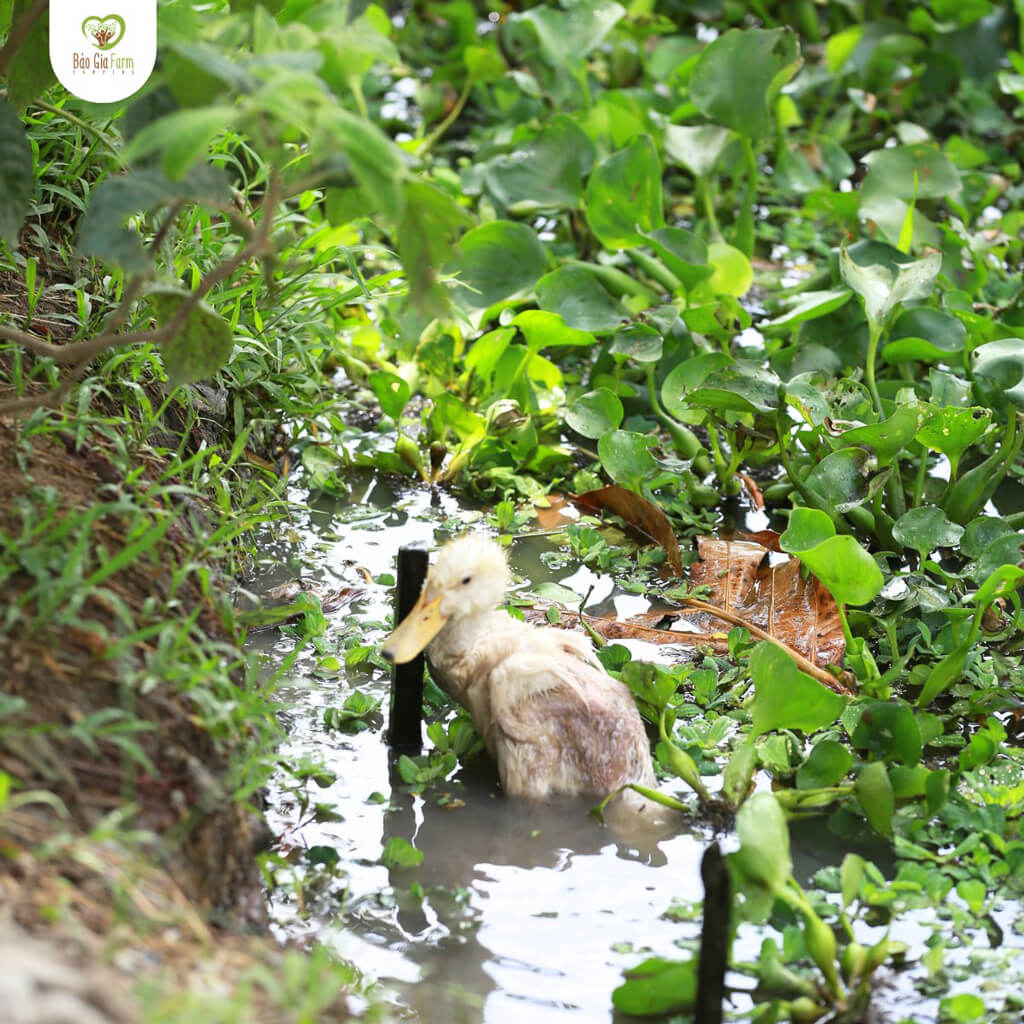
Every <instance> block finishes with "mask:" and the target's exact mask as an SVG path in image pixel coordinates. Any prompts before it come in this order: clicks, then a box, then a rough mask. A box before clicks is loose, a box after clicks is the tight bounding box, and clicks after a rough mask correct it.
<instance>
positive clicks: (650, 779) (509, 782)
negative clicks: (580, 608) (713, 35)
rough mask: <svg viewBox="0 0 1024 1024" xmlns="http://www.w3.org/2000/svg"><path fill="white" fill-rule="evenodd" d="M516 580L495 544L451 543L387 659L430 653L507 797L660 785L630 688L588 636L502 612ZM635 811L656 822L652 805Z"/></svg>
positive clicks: (389, 643) (466, 539) (641, 804)
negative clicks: (494, 767) (470, 721)
mask: <svg viewBox="0 0 1024 1024" xmlns="http://www.w3.org/2000/svg"><path fill="white" fill-rule="evenodd" d="M508 583H509V571H508V564H507V562H506V560H505V553H504V551H503V550H502V548H501V547H500V546H499V545H498V544H497V543H495V542H494V541H493V540H490V539H489V538H486V537H479V536H473V535H466V536H463V537H460V538H458V539H456V540H453V541H450V542H449V543H448V544H446V545H445V546H444V547H443V548H442V549H441V552H440V554H439V555H438V558H437V562H436V563H435V564H434V566H433V568H431V570H430V571H429V572H428V574H427V578H426V582H425V583H424V585H423V591H422V593H421V594H420V598H419V601H418V602H417V603H416V606H415V607H414V608H413V609H412V611H411V612H410V613H409V614H408V615H407V616H406V617H405V619H404V620H403V621H402V622H401V624H400V625H399V626H398V628H397V629H395V631H394V632H393V633H392V634H391V635H390V636H389V637H388V638H387V639H386V640H385V641H384V645H383V647H382V649H381V650H382V653H383V655H384V657H385V658H387V659H389V660H390V661H394V662H396V663H399V664H401V663H403V662H406V661H411V660H412V659H413V658H414V657H415V656H416V655H417V654H418V653H419V652H420V651H422V650H423V649H424V648H426V650H427V657H428V658H429V660H430V666H431V670H432V672H433V675H434V678H435V679H436V680H437V682H438V684H439V685H440V686H441V687H442V688H443V689H444V690H445V691H446V692H447V693H448V694H449V695H450V696H452V697H454V698H455V700H457V701H458V702H459V703H460V704H461V705H462V706H463V707H464V708H466V710H468V711H469V713H470V716H471V717H472V719H473V725H474V727H475V728H476V731H477V732H478V733H479V734H480V736H482V737H483V739H484V743H485V745H486V747H487V749H488V751H489V752H490V754H491V756H492V757H493V758H494V759H495V760H496V761H497V763H498V775H499V777H500V778H501V785H502V788H503V789H504V791H505V792H506V793H507V794H508V795H509V796H526V797H535V798H543V797H547V796H551V795H566V796H569V795H590V796H607V795H608V794H610V793H612V792H614V791H615V790H617V789H619V788H620V787H621V786H623V785H625V784H627V783H630V782H633V783H639V784H641V785H644V786H653V785H654V784H655V780H654V771H653V769H652V767H651V754H650V746H649V744H648V741H647V734H646V732H645V730H644V725H643V721H642V720H641V718H640V714H639V712H638V711H637V709H636V705H635V704H634V703H633V698H632V697H631V696H630V693H629V690H628V688H627V687H626V686H625V685H624V684H623V683H620V682H618V681H617V680H615V679H612V678H611V676H609V675H608V673H607V672H605V670H604V668H603V667H602V665H601V663H600V662H599V661H598V660H597V658H596V656H595V654H594V649H593V646H592V645H591V643H590V641H589V640H588V639H586V638H585V637H582V636H580V635H579V634H575V633H568V632H565V631H563V630H559V629H553V628H551V627H538V626H530V625H527V624H526V623H525V622H521V621H519V620H518V619H514V618H512V616H510V615H509V614H508V613H507V612H505V611H504V610H502V609H499V608H498V607H497V606H498V605H500V604H501V602H502V600H503V599H504V596H505V589H506V587H507V586H508ZM630 795H631V796H633V797H635V796H636V794H630ZM629 803H630V804H631V805H632V806H633V807H634V808H635V809H637V810H645V809H646V810H648V811H649V812H650V813H652V814H653V813H654V810H653V808H654V805H652V804H649V802H648V801H646V800H641V799H635V800H630V801H629Z"/></svg>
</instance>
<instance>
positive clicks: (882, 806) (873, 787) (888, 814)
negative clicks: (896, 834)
mask: <svg viewBox="0 0 1024 1024" xmlns="http://www.w3.org/2000/svg"><path fill="white" fill-rule="evenodd" d="M853 791H854V793H855V794H856V796H857V802H858V803H859V804H860V808H861V810H862V811H863V812H864V817H865V818H867V819H868V824H870V825H871V827H872V828H873V829H874V830H875V831H876V832H879V833H880V834H881V835H883V836H891V835H892V812H893V809H894V807H895V799H894V797H893V792H892V783H890V782H889V773H888V771H887V770H886V767H885V764H884V763H883V762H882V761H872V762H871V764H866V765H864V767H863V768H862V769H861V770H860V772H859V773H858V774H857V778H856V779H855V780H854V783H853Z"/></svg>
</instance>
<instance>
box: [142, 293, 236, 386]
mask: <svg viewBox="0 0 1024 1024" xmlns="http://www.w3.org/2000/svg"><path fill="white" fill-rule="evenodd" d="M188 297H189V293H188V292H179V291H174V290H168V291H157V292H152V293H150V295H149V301H150V302H151V303H152V305H153V308H154V310H155V312H156V316H157V319H158V320H159V321H160V323H161V326H166V325H167V323H168V322H169V321H170V320H172V319H173V318H174V315H175V314H176V313H177V311H178V309H179V307H180V306H181V304H182V303H183V302H185V301H186V299H188ZM234 344H235V338H234V335H233V334H232V332H231V327H230V326H229V325H228V323H227V321H225V319H224V318H223V317H222V316H221V315H220V314H219V313H218V312H217V311H216V310H215V309H212V308H211V307H210V306H208V305H206V303H205V302H200V303H199V305H198V306H196V307H195V309H193V310H192V312H191V313H190V314H189V316H188V319H186V321H185V324H184V326H183V327H182V328H181V330H180V331H179V332H178V334H177V336H176V337H174V338H172V339H171V340H170V341H167V342H164V344H163V345H161V346H160V355H161V358H162V359H163V363H164V369H165V370H166V372H167V384H168V386H169V387H171V388H176V387H178V386H179V385H181V384H190V383H192V382H193V381H197V380H206V379H207V378H209V377H212V376H213V375H214V374H215V373H216V372H217V371H218V370H219V369H220V368H221V367H222V366H224V364H225V363H227V361H228V359H229V358H230V356H231V350H232V349H233V348H234Z"/></svg>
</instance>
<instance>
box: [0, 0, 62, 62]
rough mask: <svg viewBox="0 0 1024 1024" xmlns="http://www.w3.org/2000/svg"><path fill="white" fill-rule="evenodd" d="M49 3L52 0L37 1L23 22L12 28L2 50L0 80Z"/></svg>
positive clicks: (27, 12)
mask: <svg viewBox="0 0 1024 1024" xmlns="http://www.w3.org/2000/svg"><path fill="white" fill-rule="evenodd" d="M49 3H50V0H36V2H35V3H34V4H33V5H32V6H31V7H30V8H29V9H28V10H27V11H26V12H25V14H24V16H23V17H22V19H21V21H19V22H18V24H17V25H14V26H13V27H12V28H11V31H10V34H9V35H8V36H7V42H6V43H4V46H3V49H2V50H0V78H3V76H4V75H5V74H6V73H7V65H8V64H10V63H11V58H12V57H13V56H14V55H15V54H16V53H17V52H18V47H19V46H21V44H22V42H23V41H24V39H25V36H27V35H28V34H29V32H31V31H32V26H33V25H34V24H35V23H36V22H37V21H38V20H39V18H40V16H41V15H42V13H43V11H45V10H46V8H47V7H48V6H49Z"/></svg>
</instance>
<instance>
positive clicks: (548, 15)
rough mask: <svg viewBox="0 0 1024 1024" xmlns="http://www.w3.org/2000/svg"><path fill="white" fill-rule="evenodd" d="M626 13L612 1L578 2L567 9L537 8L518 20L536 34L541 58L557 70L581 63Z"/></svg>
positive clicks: (583, 0) (580, 0)
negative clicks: (530, 27)
mask: <svg viewBox="0 0 1024 1024" xmlns="http://www.w3.org/2000/svg"><path fill="white" fill-rule="evenodd" d="M625 13H626V9H625V7H622V6H621V5H620V4H617V3H615V2H614V0H577V2H576V3H573V4H572V5H571V6H569V7H568V9H567V10H559V9H558V8H557V7H549V6H546V5H540V6H537V7H534V8H532V9H530V10H528V11H526V12H525V13H523V14H521V15H520V17H521V18H522V20H523V21H527V22H529V23H530V24H531V25H533V27H534V29H536V31H537V38H538V39H539V40H540V49H541V53H542V54H543V55H544V59H545V60H546V61H547V62H548V63H549V64H551V65H552V66H553V67H556V68H571V67H573V66H575V65H577V64H579V62H580V61H582V60H583V59H584V58H585V57H586V56H587V55H588V54H589V53H590V51H591V50H593V49H594V47H595V46H597V45H598V44H599V43H600V42H601V40H602V39H604V37H605V36H606V35H607V34H608V33H609V32H610V31H611V30H612V28H614V26H615V23H616V22H617V21H618V20H619V19H620V18H621V17H622V16H623V15H624V14H625Z"/></svg>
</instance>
